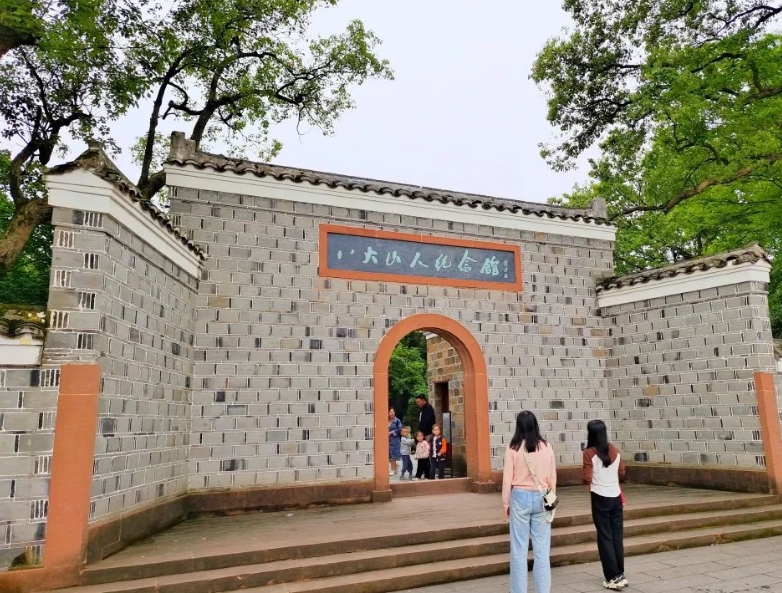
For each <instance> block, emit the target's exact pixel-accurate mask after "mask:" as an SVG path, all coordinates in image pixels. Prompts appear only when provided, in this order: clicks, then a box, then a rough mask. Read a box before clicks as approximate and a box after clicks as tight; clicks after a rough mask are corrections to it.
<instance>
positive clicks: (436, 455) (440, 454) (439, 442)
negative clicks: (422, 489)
mask: <svg viewBox="0 0 782 593" xmlns="http://www.w3.org/2000/svg"><path fill="white" fill-rule="evenodd" d="M446 451H448V443H447V442H446V441H445V437H443V436H442V434H441V431H440V425H439V424H435V425H434V426H433V427H432V450H431V452H430V456H431V459H430V461H429V464H430V465H429V478H430V479H432V480H433V479H435V478H437V479H439V480H442V479H443V478H445V453H446ZM435 472H436V474H437V475H436V476H435Z"/></svg>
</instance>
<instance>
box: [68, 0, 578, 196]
mask: <svg viewBox="0 0 782 593" xmlns="http://www.w3.org/2000/svg"><path fill="white" fill-rule="evenodd" d="M354 18H358V19H361V20H362V21H363V22H364V24H365V25H366V27H367V28H369V29H371V30H373V31H374V32H375V33H376V34H377V35H378V36H379V37H380V38H381V39H382V40H383V44H382V45H381V46H380V47H379V49H378V54H379V55H381V56H382V57H384V58H388V59H389V60H390V62H391V66H392V68H393V69H394V73H395V80H393V81H375V80H370V81H368V82H367V83H365V84H364V85H363V86H361V87H358V88H356V89H355V90H354V92H353V96H354V99H355V102H356V107H355V109H353V110H351V111H349V112H347V113H345V114H344V115H343V116H342V117H341V118H340V120H339V121H338V122H337V124H336V127H335V134H334V135H333V136H330V137H324V136H323V135H322V133H321V132H320V131H319V130H311V131H309V132H308V133H306V134H305V135H303V136H299V135H298V134H297V132H296V127H295V124H294V123H293V122H288V123H287V124H284V125H282V126H280V127H278V128H276V129H275V130H274V136H275V137H277V138H278V139H280V140H281V141H282V142H283V145H284V148H283V150H282V152H281V154H280V155H279V156H278V157H277V158H276V159H275V160H274V162H275V163H278V164H282V165H288V166H293V167H301V168H308V169H316V170H322V171H328V172H333V173H343V174H348V175H355V176H362V177H370V178H375V179H382V180H386V181H396V182H402V183H412V184H417V185H423V186H429V187H435V188H442V189H450V190H454V191H465V192H469V193H479V194H485V195H491V196H497V197H503V198H510V199H517V200H524V201H534V202H542V201H545V200H546V199H547V198H549V197H552V196H556V195H560V194H562V193H563V192H566V191H569V190H570V189H571V188H572V187H573V185H574V183H576V182H583V181H585V180H586V178H587V175H586V173H587V167H586V165H585V163H583V164H582V165H581V166H580V167H579V168H578V169H577V170H575V171H569V172H567V173H558V172H554V171H552V170H550V169H549V167H548V166H547V165H546V163H545V162H544V161H543V159H542V158H541V157H540V154H539V150H540V149H539V146H538V145H539V143H540V142H546V141H549V140H550V139H552V138H553V134H554V130H553V128H552V127H551V126H550V125H549V123H548V122H547V120H546V100H545V95H544V93H543V91H542V90H541V89H539V88H538V87H537V86H536V85H535V83H534V82H533V81H532V80H530V79H529V73H530V71H531V67H532V62H533V60H534V59H535V56H536V54H537V53H538V52H539V51H540V49H541V48H542V47H543V45H544V43H545V42H546V40H547V39H548V38H549V37H552V36H555V35H557V34H559V33H560V32H561V31H562V29H563V27H565V26H567V25H568V17H567V15H566V14H565V13H564V12H563V11H562V10H561V8H560V2H558V1H556V0H538V1H537V2H534V3H532V2H522V1H520V0H483V1H482V2H476V1H475V0H393V1H385V2H381V1H378V0H341V2H340V3H339V4H338V5H337V6H336V7H334V8H329V9H324V10H321V11H320V12H318V13H317V14H316V15H315V18H314V20H313V28H312V31H313V32H314V33H319V34H329V33H335V32H338V31H340V30H342V29H344V27H345V26H346V24H347V23H348V22H349V21H350V20H351V19H354ZM147 117H148V109H147V110H146V112H144V111H139V112H136V113H133V114H130V115H129V116H127V117H125V118H124V119H123V120H122V121H121V122H119V125H118V126H117V127H116V128H115V129H116V133H115V138H116V139H117V140H118V141H119V142H120V145H121V146H124V147H127V146H129V145H130V144H132V142H133V140H134V138H135V136H137V135H138V133H139V129H143V127H144V124H145V123H146V121H145V120H146V119H147ZM140 122H144V124H142V125H139V124H140ZM184 126H185V124H179V126H177V125H173V126H169V125H165V127H164V129H163V130H162V131H165V132H169V131H171V130H173V129H177V128H183V129H184V130H185V131H187V128H185V127H184ZM75 148H77V152H76V153H75V154H78V152H81V150H82V148H83V147H75ZM210 149H211V150H213V151H214V152H220V147H219V146H214V147H210ZM75 154H74V155H73V156H75ZM117 162H118V164H119V166H120V168H121V169H123V171H125V172H126V174H128V176H129V177H130V178H131V179H134V180H135V179H136V178H137V168H136V167H135V166H133V164H132V163H131V159H130V157H129V155H127V151H125V153H124V154H123V155H121V156H120V157H119V158H118V159H117Z"/></svg>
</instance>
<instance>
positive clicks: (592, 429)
mask: <svg viewBox="0 0 782 593" xmlns="http://www.w3.org/2000/svg"><path fill="white" fill-rule="evenodd" d="M590 447H594V448H595V451H597V456H598V457H599V458H600V461H602V462H603V465H605V466H606V467H608V466H609V465H611V456H610V455H609V454H608V430H607V429H606V423H605V422H603V421H602V420H591V421H590V422H589V424H587V449H588V448H590Z"/></svg>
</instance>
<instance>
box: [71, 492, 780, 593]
mask: <svg viewBox="0 0 782 593" xmlns="http://www.w3.org/2000/svg"><path fill="white" fill-rule="evenodd" d="M773 520H778V521H782V505H774V506H769V507H765V508H757V509H752V508H751V509H736V510H731V511H711V512H705V513H692V514H689V515H681V516H679V517H659V518H656V519H655V518H642V519H635V520H629V521H626V523H625V535H626V537H627V538H628V540H627V543H628V546H629V545H630V542H631V541H633V542H641V540H642V538H643V536H644V535H649V534H659V533H671V532H676V533H675V534H673V535H671V536H669V537H668V539H667V540H663V541H665V544H666V545H668V546H669V547H676V546H675V545H673V544H672V542H671V541H670V540H671V538H674V539H677V538H678V534H679V532H681V531H685V532H686V531H688V530H692V529H693V528H695V527H701V528H702V527H705V526H707V525H712V526H717V525H719V526H723V527H724V526H731V525H735V524H737V523H739V524H741V525H743V526H750V525H751V523H752V522H760V523H769V522H773ZM741 525H740V526H741ZM506 529H507V527H506ZM639 536H640V539H639ZM634 537H635V539H633V538H634ZM594 539H595V534H594V528H593V527H592V526H591V525H580V526H570V527H561V528H555V529H554V530H553V533H552V558H554V557H556V558H559V560H558V562H560V563H565V564H567V563H570V562H576V561H580V562H584V561H588V560H589V558H587V557H583V556H578V557H575V558H574V557H573V554H576V553H577V554H588V550H587V549H584V548H582V547H579V546H584V545H585V544H586V545H587V548H589V547H590V546H591V548H594V544H593V543H591V542H593V541H594ZM652 541H653V542H657V543H659V541H660V540H659V538H658V539H654V540H652ZM642 543H643V544H644V545H647V544H648V542H647V541H645V540H644V541H643V542H642ZM573 546H576V548H575V549H574V550H572V549H571V548H573ZM508 550H509V543H508V536H507V535H506V534H502V535H494V536H488V537H473V538H469V539H463V540H455V541H446V542H439V543H434V544H433V543H426V544H419V545H408V546H403V547H392V548H387V549H381V550H367V551H360V552H352V553H343V554H330V555H324V556H318V557H312V558H306V559H294V560H282V561H277V562H267V563H259V564H254V565H245V566H234V567H230V568H220V569H213V570H205V571H197V572H189V573H184V574H173V575H166V576H160V577H157V578H147V579H139V580H128V581H119V582H112V583H108V584H106V583H104V584H99V585H92V586H86V587H80V588H78V589H71V590H70V591H72V592H73V593H76V592H77V591H78V593H98V592H100V593H109V592H110V593H152V592H155V593H218V592H222V591H233V590H236V589H246V588H248V587H262V586H267V585H273V584H279V583H286V582H287V583H290V582H296V581H304V580H307V581H310V580H318V579H323V578H334V577H336V576H345V575H348V574H354V573H358V572H365V571H381V570H389V569H394V568H400V567H407V566H412V565H415V564H437V563H440V562H444V561H450V560H456V559H468V560H469V561H472V560H474V559H475V558H476V557H485V556H492V555H496V554H505V555H507V552H508ZM595 553H596V552H595ZM506 559H507V558H506ZM552 561H554V560H553V559H552ZM473 578H475V577H473Z"/></svg>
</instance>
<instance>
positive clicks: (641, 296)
mask: <svg viewBox="0 0 782 593" xmlns="http://www.w3.org/2000/svg"><path fill="white" fill-rule="evenodd" d="M770 272H771V264H770V263H768V262H767V261H765V260H763V259H759V260H758V261H756V262H744V263H728V264H727V265H726V266H725V267H722V268H711V269H707V270H702V271H694V272H690V273H688V274H682V275H678V276H672V277H668V278H660V279H651V280H648V281H647V282H645V283H643V284H635V285H631V286H625V287H622V288H613V289H610V290H604V291H602V292H600V293H598V295H597V306H598V307H600V308H606V307H614V306H616V305H624V304H627V303H636V302H639V301H645V300H650V299H657V298H661V297H667V296H672V295H676V294H684V293H686V292H694V291H698V290H707V289H709V288H717V287H720V286H728V285H731V284H740V283H742V282H763V283H766V284H767V283H768V281H769V275H770Z"/></svg>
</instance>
